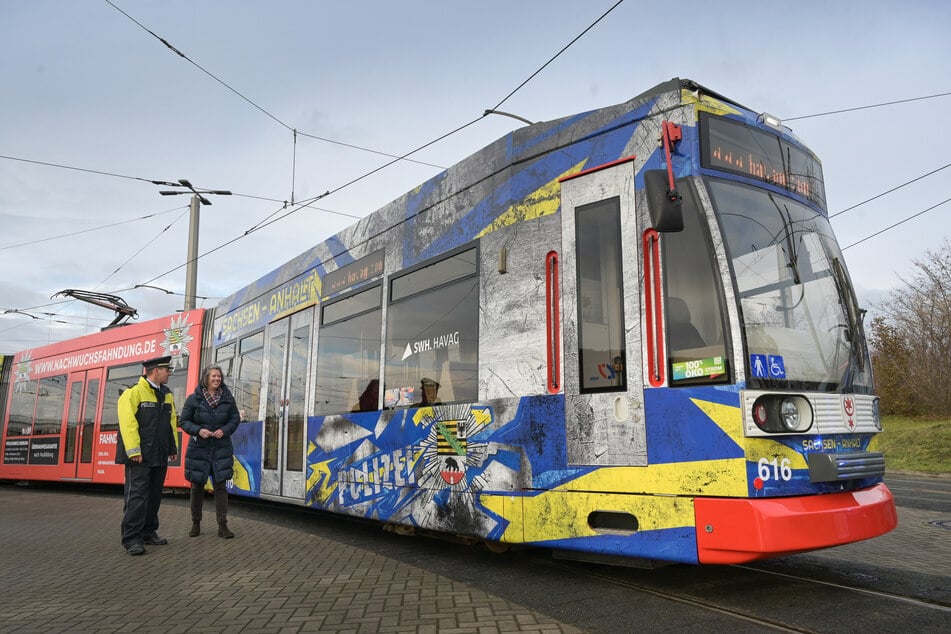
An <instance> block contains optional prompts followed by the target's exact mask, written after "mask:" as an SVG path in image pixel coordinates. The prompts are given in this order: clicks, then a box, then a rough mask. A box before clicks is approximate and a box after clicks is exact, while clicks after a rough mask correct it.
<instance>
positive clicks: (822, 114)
mask: <svg viewBox="0 0 951 634" xmlns="http://www.w3.org/2000/svg"><path fill="white" fill-rule="evenodd" d="M948 95H951V92H941V93H937V94H934V95H925V96H924V97H910V98H908V99H897V100H895V101H886V102H884V103H875V104H870V105H868V106H856V107H854V108H843V109H842V110H830V111H828V112H818V113H816V114H805V115H802V116H799V117H785V118H783V121H799V120H800V119H812V118H813V117H827V116H829V115H833V114H842V113H843V112H855V111H856V110H867V109H868V108H881V107H882V106H894V105H896V104H900V103H909V102H912V101H921V100H922V99H935V98H937V97H947V96H948Z"/></svg>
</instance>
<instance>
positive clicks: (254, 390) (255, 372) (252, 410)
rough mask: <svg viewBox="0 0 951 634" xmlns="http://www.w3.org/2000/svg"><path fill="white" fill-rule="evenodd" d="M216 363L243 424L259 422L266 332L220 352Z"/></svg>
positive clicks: (230, 345) (247, 338)
mask: <svg viewBox="0 0 951 634" xmlns="http://www.w3.org/2000/svg"><path fill="white" fill-rule="evenodd" d="M215 361H216V363H217V364H218V365H220V366H221V370H222V374H224V376H225V384H226V385H227V386H228V389H230V390H231V394H232V395H234V400H235V403H236V404H237V406H238V412H239V413H240V414H241V421H242V422H243V421H246V420H257V419H258V416H259V414H260V408H261V376H262V374H263V372H264V332H263V331H261V332H258V333H255V334H253V335H249V336H247V337H244V338H243V339H241V340H240V341H239V342H238V346H237V356H235V345H234V344H233V343H232V344H228V345H226V346H223V347H221V348H218V350H217V352H216V354H215Z"/></svg>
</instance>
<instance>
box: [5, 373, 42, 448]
mask: <svg viewBox="0 0 951 634" xmlns="http://www.w3.org/2000/svg"><path fill="white" fill-rule="evenodd" d="M38 391H39V381H24V382H19V383H17V384H16V387H14V392H13V399H12V400H11V402H10V422H9V424H8V425H7V436H29V435H30V434H32V433H33V413H34V412H35V411H36V394H37V392H38Z"/></svg>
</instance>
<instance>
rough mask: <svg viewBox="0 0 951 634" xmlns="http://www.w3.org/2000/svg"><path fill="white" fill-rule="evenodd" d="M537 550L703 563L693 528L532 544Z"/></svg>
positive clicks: (666, 529)
mask: <svg viewBox="0 0 951 634" xmlns="http://www.w3.org/2000/svg"><path fill="white" fill-rule="evenodd" d="M532 545H533V546H540V547H543V548H555V549H561V550H575V551H581V552H589V553H599V554H603V555H616V556H619V557H641V558H644V559H659V560H664V561H677V562H681V563H685V564H696V563H699V562H698V560H697V540H696V534H695V533H694V529H692V528H665V529H660V530H654V531H637V532H635V533H634V534H632V535H627V536H618V535H598V536H595V537H576V538H572V539H557V540H551V541H541V542H532Z"/></svg>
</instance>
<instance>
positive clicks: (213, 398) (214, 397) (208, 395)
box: [201, 387, 224, 409]
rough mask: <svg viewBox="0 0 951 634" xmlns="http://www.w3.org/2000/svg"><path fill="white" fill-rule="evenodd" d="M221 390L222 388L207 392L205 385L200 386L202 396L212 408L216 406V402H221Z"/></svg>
mask: <svg viewBox="0 0 951 634" xmlns="http://www.w3.org/2000/svg"><path fill="white" fill-rule="evenodd" d="M223 392H224V390H220V389H219V390H218V391H217V392H209V391H208V388H207V387H202V388H201V394H202V396H204V397H205V400H206V401H208V405H210V406H211V408H212V409H214V408H216V407H218V403H220V402H221V395H222V393H223Z"/></svg>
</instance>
